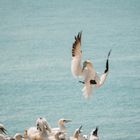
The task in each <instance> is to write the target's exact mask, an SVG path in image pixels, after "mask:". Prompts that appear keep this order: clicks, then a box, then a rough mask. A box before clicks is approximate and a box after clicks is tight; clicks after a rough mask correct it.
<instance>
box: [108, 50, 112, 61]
mask: <svg viewBox="0 0 140 140" xmlns="http://www.w3.org/2000/svg"><path fill="white" fill-rule="evenodd" d="M111 52H112V49H110V51H109V52H108V55H107V59H109V56H110V54H111Z"/></svg>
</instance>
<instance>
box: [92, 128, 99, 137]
mask: <svg viewBox="0 0 140 140" xmlns="http://www.w3.org/2000/svg"><path fill="white" fill-rule="evenodd" d="M92 135H94V136H97V135H98V127H96V129H95V130H94V131H93V133H92Z"/></svg>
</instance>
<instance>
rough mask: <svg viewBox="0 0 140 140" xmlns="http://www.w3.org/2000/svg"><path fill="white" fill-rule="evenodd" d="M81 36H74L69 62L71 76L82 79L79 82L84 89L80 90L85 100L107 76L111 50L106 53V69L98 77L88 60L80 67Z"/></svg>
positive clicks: (79, 34)
mask: <svg viewBox="0 0 140 140" xmlns="http://www.w3.org/2000/svg"><path fill="white" fill-rule="evenodd" d="M81 36H82V32H79V33H78V35H77V36H75V42H74V43H73V45H72V62H71V71H72V75H73V76H74V77H75V78H77V77H80V76H81V77H83V81H79V82H80V83H83V84H84V88H83V89H82V91H83V95H84V96H85V98H89V97H90V96H91V94H92V91H93V88H94V87H96V88H99V87H101V86H102V85H103V84H104V82H105V80H106V78H107V75H108V72H109V56H110V54H111V50H110V51H109V53H108V56H107V60H106V68H105V70H104V73H103V74H102V75H101V76H99V75H98V74H97V72H96V70H95V68H94V66H93V64H92V62H91V61H90V60H86V61H84V63H83V66H81V61H82V50H81Z"/></svg>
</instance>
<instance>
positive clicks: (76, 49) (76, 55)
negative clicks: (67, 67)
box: [71, 32, 82, 77]
mask: <svg viewBox="0 0 140 140" xmlns="http://www.w3.org/2000/svg"><path fill="white" fill-rule="evenodd" d="M81 36H82V32H79V33H78V35H77V36H75V42H74V43H73V46H72V62H71V72H72V74H73V76H74V77H78V76H80V75H81V74H82V68H81V60H82V51H81Z"/></svg>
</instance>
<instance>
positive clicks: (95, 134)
mask: <svg viewBox="0 0 140 140" xmlns="http://www.w3.org/2000/svg"><path fill="white" fill-rule="evenodd" d="M89 140H99V137H98V127H96V129H94V130H93V131H92V132H91V134H90V138H89Z"/></svg>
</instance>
